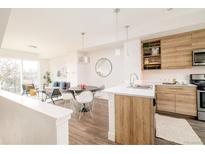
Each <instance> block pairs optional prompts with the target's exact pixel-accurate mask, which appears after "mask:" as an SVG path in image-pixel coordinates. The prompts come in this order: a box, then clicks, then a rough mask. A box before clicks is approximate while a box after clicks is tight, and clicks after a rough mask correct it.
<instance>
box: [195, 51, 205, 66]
mask: <svg viewBox="0 0 205 154" xmlns="http://www.w3.org/2000/svg"><path fill="white" fill-rule="evenodd" d="M192 57H193V66H205V49H198V50H194V51H193V56H192Z"/></svg>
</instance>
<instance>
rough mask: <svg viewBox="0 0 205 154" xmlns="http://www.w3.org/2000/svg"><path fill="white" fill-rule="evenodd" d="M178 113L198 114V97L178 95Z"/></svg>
mask: <svg viewBox="0 0 205 154" xmlns="http://www.w3.org/2000/svg"><path fill="white" fill-rule="evenodd" d="M176 113H179V114H185V115H190V116H196V115H197V110H196V97H195V96H187V95H176Z"/></svg>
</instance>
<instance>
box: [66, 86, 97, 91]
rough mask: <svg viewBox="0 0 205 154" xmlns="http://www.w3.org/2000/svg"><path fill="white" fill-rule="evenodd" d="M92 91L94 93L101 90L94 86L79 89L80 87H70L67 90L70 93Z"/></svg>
mask: <svg viewBox="0 0 205 154" xmlns="http://www.w3.org/2000/svg"><path fill="white" fill-rule="evenodd" d="M86 90H88V91H92V92H95V91H98V90H101V88H100V87H96V86H85V88H83V89H82V88H81V87H80V86H76V87H71V88H69V91H72V92H74V91H75V92H82V91H86Z"/></svg>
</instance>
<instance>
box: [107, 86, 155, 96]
mask: <svg viewBox="0 0 205 154" xmlns="http://www.w3.org/2000/svg"><path fill="white" fill-rule="evenodd" d="M103 92H105V93H113V94H119V95H126V96H138V97H147V98H155V87H154V86H153V88H152V89H134V88H128V86H126V85H120V86H116V87H111V88H107V89H104V90H103Z"/></svg>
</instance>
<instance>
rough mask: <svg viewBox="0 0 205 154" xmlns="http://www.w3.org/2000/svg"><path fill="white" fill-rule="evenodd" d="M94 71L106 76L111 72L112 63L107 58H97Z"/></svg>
mask: <svg viewBox="0 0 205 154" xmlns="http://www.w3.org/2000/svg"><path fill="white" fill-rule="evenodd" d="M95 71H96V73H97V75H99V76H100V77H107V76H108V75H110V74H111V72H112V63H111V61H110V60H109V59H107V58H101V59H99V60H98V61H97V62H96V64H95Z"/></svg>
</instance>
